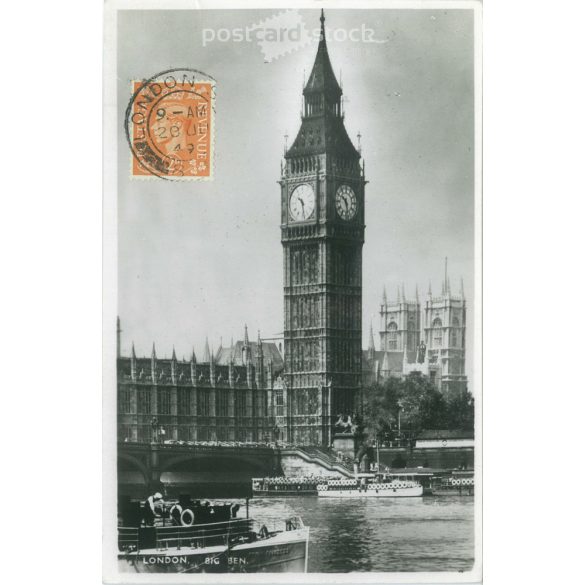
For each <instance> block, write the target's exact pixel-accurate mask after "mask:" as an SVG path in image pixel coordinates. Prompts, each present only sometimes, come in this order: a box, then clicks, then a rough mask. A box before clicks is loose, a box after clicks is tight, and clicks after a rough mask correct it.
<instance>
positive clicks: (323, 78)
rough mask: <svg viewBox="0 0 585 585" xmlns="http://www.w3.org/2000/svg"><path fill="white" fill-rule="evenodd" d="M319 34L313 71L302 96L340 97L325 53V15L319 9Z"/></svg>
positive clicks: (338, 87)
mask: <svg viewBox="0 0 585 585" xmlns="http://www.w3.org/2000/svg"><path fill="white" fill-rule="evenodd" d="M319 20H320V21H321V33H320V35H319V46H318V47H317V55H316V57H315V63H314V64H313V69H312V70H311V74H310V75H309V79H308V81H307V83H306V85H305V89H304V90H303V94H304V95H305V96H307V95H308V94H312V93H320V94H326V95H327V97H337V99H339V97H340V96H341V93H342V92H341V87H340V85H339V83H338V82H337V79H336V77H335V73H334V71H333V67H332V66H331V60H330V59H329V52H328V51H327V37H326V35H325V14H324V12H323V9H321V18H320V19H319Z"/></svg>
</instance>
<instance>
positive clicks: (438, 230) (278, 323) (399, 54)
mask: <svg viewBox="0 0 585 585" xmlns="http://www.w3.org/2000/svg"><path fill="white" fill-rule="evenodd" d="M170 6H172V4H171V5H170ZM147 8H149V7H148V6H146V5H145V6H141V3H140V2H137V3H135V4H134V5H132V6H129V5H127V4H125V3H116V2H113V3H109V5H106V18H105V35H106V36H105V47H106V51H107V56H106V68H105V74H104V75H105V88H106V89H105V94H104V96H105V97H104V99H105V116H106V121H105V128H106V134H105V137H106V141H105V164H106V167H107V169H109V171H108V173H109V176H110V177H113V180H110V181H109V183H108V182H107V181H106V186H105V189H104V210H105V211H104V222H105V224H104V225H105V231H104V237H105V239H106V240H107V243H106V248H105V249H106V254H105V260H104V261H105V265H106V271H105V275H106V282H105V285H104V290H105V292H106V294H105V299H104V302H105V304H106V305H107V310H106V311H105V313H104V315H105V317H107V316H108V315H110V316H111V317H112V318H111V322H108V323H106V329H107V330H109V331H110V335H109V336H106V338H105V339H104V343H106V344H107V345H108V347H110V348H111V351H108V352H105V354H104V355H105V356H106V358H105V361H104V372H105V376H104V408H105V410H104V412H105V415H106V416H105V419H107V422H106V426H107V427H108V428H109V429H110V430H111V433H106V439H105V441H104V449H105V450H106V452H107V453H110V455H111V461H112V469H111V470H110V469H109V468H106V469H105V470H104V473H106V474H109V473H110V471H111V474H110V475H107V482H106V486H107V489H106V491H105V493H104V504H105V518H106V521H105V522H104V553H103V554H104V579H105V581H106V582H112V583H125V582H132V583H140V582H164V579H165V578H167V576H169V575H170V574H173V575H175V577H173V578H172V579H174V580H176V579H178V577H176V575H180V576H181V578H180V582H181V583H198V582H216V583H219V582H223V581H222V579H226V578H227V577H222V575H225V574H228V573H237V574H238V575H239V578H240V579H242V582H243V580H246V577H245V575H244V574H245V573H274V574H276V573H278V574H284V573H291V574H294V575H296V577H295V578H297V579H298V581H294V582H308V581H304V579H309V580H311V579H312V580H311V582H317V580H319V581H322V582H348V583H349V582H358V581H359V582H374V581H375V582H393V583H400V582H407V581H408V582H430V583H432V582H437V583H439V582H444V583H451V582H453V583H455V582H461V583H476V582H479V581H481V578H482V569H481V567H482V547H481V525H482V518H481V497H482V492H481V489H482V475H481V467H482V465H481V463H482V456H481V437H482V435H481V392H482V387H481V349H482V348H481V330H482V321H481V315H482V306H481V278H482V264H481V238H482V234H481V221H482V218H481V188H480V186H481V172H482V171H481V168H482V167H481V115H482V113H481V101H482V100H481V98H482V96H481V77H482V73H481V51H482V45H481V38H482V37H481V26H482V25H481V14H482V13H481V4H480V3H477V2H471V1H465V0H462V1H458V2H429V3H424V2H423V3H421V2H418V3H412V5H409V3H408V2H402V3H400V4H396V5H394V4H392V3H388V4H387V6H385V5H383V4H382V3H371V6H370V3H367V2H366V3H364V4H360V5H358V4H357V3H356V4H355V6H354V7H348V6H346V5H343V6H341V5H337V4H336V3H333V2H329V3H327V2H312V3H306V4H298V5H296V3H291V6H290V7H288V8H282V7H275V8H270V7H266V6H264V7H262V8H253V7H244V6H243V3H242V7H241V8H234V7H229V8H227V7H226V8H223V9H215V8H204V9H203V8H201V9H199V8H191V9H186V8H177V7H168V8H164V9H160V8H156V9H154V8H153V9H147ZM244 8H246V9H244ZM108 129H110V132H109V133H108ZM112 133H113V135H112ZM108 185H109V186H110V187H111V189H108ZM108 279H109V280H108ZM108 328H109V329H108ZM107 356H110V357H111V359H108V357H107ZM205 574H214V575H213V577H206V576H205ZM304 574H307V575H304ZM311 575H312V576H311ZM168 578H169V579H170V576H169V577H168ZM210 579H212V580H210ZM247 579H248V580H247V581H246V582H258V579H259V577H258V576H256V577H254V578H253V580H250V578H247ZM279 579H284V576H283V575H280V576H278V575H273V576H272V577H270V581H263V582H271V583H278V582H279ZM177 582H179V581H177ZM231 582H234V581H233V580H232V581H231ZM282 582H284V581H282ZM287 582H292V581H287Z"/></svg>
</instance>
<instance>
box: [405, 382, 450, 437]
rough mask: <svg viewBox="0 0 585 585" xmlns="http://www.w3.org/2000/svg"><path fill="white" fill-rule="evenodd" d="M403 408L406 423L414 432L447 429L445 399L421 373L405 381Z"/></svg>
mask: <svg viewBox="0 0 585 585" xmlns="http://www.w3.org/2000/svg"><path fill="white" fill-rule="evenodd" d="M402 408H403V412H404V420H405V423H406V424H407V425H408V426H409V428H410V429H411V430H413V431H417V432H418V431H422V430H428V429H441V428H445V423H446V405H445V399H444V398H443V395H442V394H441V393H440V392H439V391H438V390H437V389H436V387H435V385H434V384H433V383H432V382H431V381H430V380H429V378H427V377H426V376H423V375H422V374H421V373H420V372H412V373H410V374H409V375H408V376H406V378H405V379H404V380H403V398H402Z"/></svg>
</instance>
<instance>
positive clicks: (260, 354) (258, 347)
mask: <svg viewBox="0 0 585 585" xmlns="http://www.w3.org/2000/svg"><path fill="white" fill-rule="evenodd" d="M256 355H257V357H264V353H263V350H262V339H261V338H260V329H258V341H257V343H256Z"/></svg>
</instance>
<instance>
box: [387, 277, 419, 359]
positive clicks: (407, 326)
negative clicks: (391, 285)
mask: <svg viewBox="0 0 585 585" xmlns="http://www.w3.org/2000/svg"><path fill="white" fill-rule="evenodd" d="M420 330H421V323H420V301H419V297H418V287H417V289H416V294H415V299H414V300H407V299H406V294H405V292H404V285H402V287H401V288H398V289H397V292H396V299H395V300H394V301H391V302H388V297H387V295H386V289H384V292H383V294H382V302H381V304H380V345H381V347H380V349H381V350H382V351H400V352H404V350H405V349H406V350H407V351H408V352H414V351H415V350H416V348H417V347H418V344H419V343H420Z"/></svg>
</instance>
